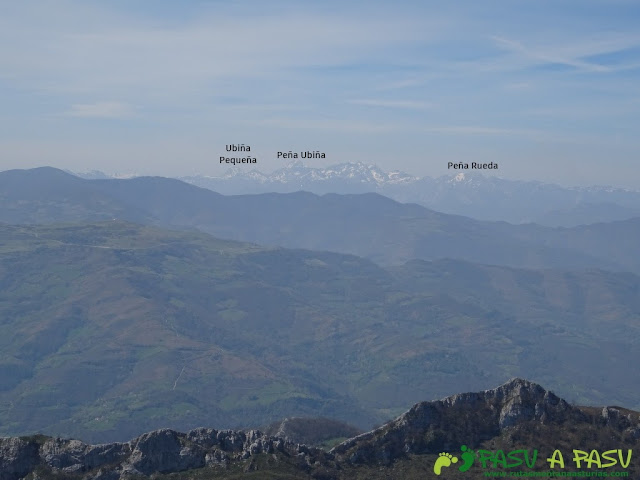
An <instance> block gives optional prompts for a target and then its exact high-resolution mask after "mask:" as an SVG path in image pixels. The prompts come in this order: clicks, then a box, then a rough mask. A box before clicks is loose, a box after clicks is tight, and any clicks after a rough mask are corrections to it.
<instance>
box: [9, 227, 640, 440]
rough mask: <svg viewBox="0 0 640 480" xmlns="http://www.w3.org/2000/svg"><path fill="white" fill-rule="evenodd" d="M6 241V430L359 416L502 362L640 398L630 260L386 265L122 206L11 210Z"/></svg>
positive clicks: (482, 380) (603, 394) (127, 430)
mask: <svg viewBox="0 0 640 480" xmlns="http://www.w3.org/2000/svg"><path fill="white" fill-rule="evenodd" d="M0 246H1V247H0V434H24V433H30V432H36V431H44V432H47V433H52V434H63V435H69V436H79V437H80V438H83V439H87V440H92V441H103V440H112V439H119V440H124V439H126V438H128V437H131V436H132V435H136V434H139V433H141V432H143V431H146V430H150V429H154V428H160V427H172V428H180V429H188V428H191V427H194V426H197V425H211V424H215V425H216V426H218V427H220V428H224V427H236V426H244V427H247V426H256V425H264V424H266V423H268V422H270V421H274V420H277V419H281V418H284V417H287V416H294V415H296V416H326V417H331V418H336V419H341V420H345V421H348V422H349V423H353V424H356V425H358V426H360V427H361V428H366V427H368V426H370V425H371V424H372V423H374V422H377V421H380V420H383V419H387V418H390V417H392V416H393V415H395V414H397V413H399V412H400V411H402V410H403V409H405V408H406V407H407V406H409V405H410V404H412V403H414V402H416V401H420V400H423V399H425V398H427V399H428V398H438V397H441V396H443V395H445V394H446V393H447V392H451V391H459V390H467V389H479V388H485V387H486V386H488V385H491V384H495V383H499V382H500V381H504V380H505V379H506V378H510V377H512V376H514V375H521V376H530V377H541V378H544V379H546V380H547V383H548V384H549V385H551V386H552V387H553V388H554V389H555V390H556V391H558V392H559V393H562V394H563V395H565V396H567V397H568V398H570V399H573V400H580V401H589V402H591V403H617V404H625V405H629V406H637V405H638V403H637V399H638V398H639V397H640V395H639V394H640V390H639V387H638V386H637V385H636V384H635V383H634V382H630V381H629V378H635V376H637V372H636V371H635V370H634V368H635V367H634V365H638V364H639V360H640V355H639V352H640V349H638V348H637V338H638V337H637V335H636V330H637V328H638V327H637V325H638V319H639V318H640V315H639V311H640V308H639V305H638V295H637V292H638V288H639V285H640V279H639V278H638V277H636V276H634V275H631V274H612V273H607V272H602V271H591V272H585V273H563V272H554V271H548V272H547V271H544V272H536V271H529V270H518V269H510V268H502V267H484V266H478V265H473V264H468V263H464V262H450V261H444V262H436V263H433V264H432V263H428V262H414V263H410V264H407V265H406V266H403V267H398V268H394V269H390V270H385V269H382V268H381V267H379V266H377V265H375V264H374V263H372V262H370V261H367V260H363V259H361V258H358V257H354V256H348V255H340V254H334V253H322V252H310V251H304V250H284V249H278V248H273V249H268V248H264V247H258V246H255V245H249V244H241V243H235V242H230V241H223V240H217V239H214V238H211V237H210V236H208V235H205V234H201V233H192V232H189V233H187V232H175V231H165V230H160V229H157V228H154V227H144V226H139V225H135V224H130V223H126V222H121V221H110V222H104V223H98V224H86V225H62V226H9V225H4V226H0ZM603 325H606V327H603Z"/></svg>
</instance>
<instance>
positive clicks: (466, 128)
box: [422, 125, 542, 136]
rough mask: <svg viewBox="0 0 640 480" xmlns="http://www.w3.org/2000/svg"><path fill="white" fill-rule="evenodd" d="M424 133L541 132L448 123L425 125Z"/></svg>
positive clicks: (529, 134) (504, 133)
mask: <svg viewBox="0 0 640 480" xmlns="http://www.w3.org/2000/svg"><path fill="white" fill-rule="evenodd" d="M422 131H423V132H426V133H444V134H452V135H517V136H533V135H540V134H541V133H542V132H540V131H537V130H530V129H520V128H496V127H484V126H476V125H449V126H436V127H426V128H424V129H423V130H422Z"/></svg>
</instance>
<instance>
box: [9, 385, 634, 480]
mask: <svg viewBox="0 0 640 480" xmlns="http://www.w3.org/2000/svg"><path fill="white" fill-rule="evenodd" d="M285 423H286V422H285ZM285 423H283V425H281V427H282V430H283V432H282V433H284V431H285V430H286V428H287V425H286V424H285ZM305 425H306V424H305ZM306 426H308V425H306ZM514 433H520V434H526V435H529V437H527V438H529V439H530V440H533V441H534V443H535V444H539V442H540V440H541V439H544V438H545V435H546V436H548V435H549V433H551V434H553V435H554V441H568V442H573V441H574V440H576V439H577V438H579V437H577V436H576V435H578V434H580V435H583V437H584V438H587V439H588V441H589V445H590V447H589V448H598V445H599V444H601V445H602V446H604V445H605V444H607V442H610V441H614V443H615V447H614V448H622V447H623V445H626V446H627V447H628V448H634V449H635V448H640V415H639V414H638V413H637V412H632V411H630V410H626V409H623V408H620V407H605V408H603V409H596V408H590V407H575V406H571V405H569V404H568V403H567V402H565V401H564V400H562V399H561V398H558V397H557V396H556V395H554V394H553V393H551V392H549V391H547V390H545V389H544V388H542V387H541V386H540V385H537V384H535V383H531V382H528V381H526V380H522V379H517V378H516V379H513V380H510V381H509V382H507V383H505V384H504V385H501V386H500V387H497V388H495V389H492V390H486V391H484V392H478V393H464V394H459V395H453V396H451V397H447V398H444V399H442V400H438V401H434V402H423V403H419V404H417V405H415V406H413V407H412V408H411V409H410V410H409V411H407V412H406V413H404V414H403V415H401V416H400V417H398V418H397V419H396V420H394V421H392V422H389V423H388V424H386V425H384V426H382V427H380V428H378V429H376V430H373V431H372V432H369V433H365V434H362V435H359V436H357V437H354V438H352V439H350V440H347V441H346V442H344V443H342V444H340V445H338V446H337V447H335V448H334V449H333V450H331V451H330V452H328V453H327V452H325V451H323V450H320V449H317V448H312V447H307V446H305V445H302V444H298V443H293V442H291V441H288V440H287V439H283V438H279V437H278V436H270V435H266V434H264V433H263V432H261V431H259V430H250V431H248V432H244V431H236V430H214V429H210V428H198V429H195V430H192V431H190V432H188V433H179V432H175V431H173V430H167V429H165V430H157V431H155V432H151V433H147V434H144V435H142V436H140V437H138V438H136V439H134V440H132V441H130V442H127V443H111V444H105V445H87V444H85V443H82V442H80V441H77V440H62V439H59V438H49V437H44V436H40V435H36V436H33V437H23V438H2V439H0V480H21V479H27V480H36V479H43V480H44V479H49V478H52V479H53V478H56V479H65V480H126V479H130V478H136V479H139V478H157V475H162V474H167V473H172V472H182V471H187V470H198V469H205V470H206V469H209V471H211V472H214V473H215V472H216V471H217V472H224V471H226V470H227V469H228V470H230V471H231V469H233V468H235V467H239V468H242V469H243V471H252V470H256V469H258V468H275V469H277V468H278V465H286V470H284V471H287V472H289V473H290V472H292V471H294V472H298V473H299V474H300V475H301V476H304V478H313V479H318V480H320V479H322V480H333V479H338V478H340V479H342V478H351V477H350V473H349V469H350V468H359V469H362V468H367V467H369V468H373V469H375V471H379V470H380V467H381V466H385V465H390V464H392V463H393V462H395V461H398V460H400V459H408V458H410V457H411V455H415V454H417V455H421V454H437V453H438V452H442V451H449V450H451V451H454V449H458V448H459V447H460V445H461V444H463V443H464V444H466V445H468V446H469V447H471V448H474V449H475V448H478V447H481V446H483V445H487V442H494V441H496V440H499V441H501V442H507V444H508V443H509V442H510V441H513V440H514V438H515V437H514V436H513V434H514ZM510 435H511V436H510ZM571 435H573V437H571ZM520 438H524V437H522V435H521V437H520ZM612 439H613V440H612ZM260 459H262V463H260V462H259V460H260ZM265 465H267V466H266V467H265ZM212 469H217V470H212ZM236 473H237V470H236ZM199 478H200V477H199ZM202 478H208V476H207V475H206V474H205V475H204V476H202ZM216 478H220V476H216ZM376 478H377V477H376Z"/></svg>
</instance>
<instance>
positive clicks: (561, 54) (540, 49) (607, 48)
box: [490, 34, 640, 73]
mask: <svg viewBox="0 0 640 480" xmlns="http://www.w3.org/2000/svg"><path fill="white" fill-rule="evenodd" d="M490 38H491V39H492V40H493V41H494V42H495V44H496V45H497V46H499V47H500V48H502V49H503V50H506V51H508V52H511V53H513V54H515V55H516V57H520V58H521V59H522V58H524V59H526V60H527V61H529V62H530V63H532V64H558V65H565V66H569V67H574V68H576V69H578V70H581V71H584V72H591V73H609V72H614V71H619V70H626V69H630V68H631V69H632V68H635V67H636V65H635V64H633V65H616V66H610V65H602V64H599V63H596V62H589V61H586V60H584V58H588V57H593V56H596V55H603V54H607V53H613V52H618V51H621V50H624V49H627V48H632V47H637V46H638V45H640V36H638V35H618V34H616V35H610V36H606V37H601V38H598V39H586V40H582V41H580V42H573V43H570V44H561V43H554V44H547V45H536V46H525V45H524V44H523V43H521V42H519V41H515V40H512V39H508V38H505V37H501V36H495V35H494V36H491V37H490Z"/></svg>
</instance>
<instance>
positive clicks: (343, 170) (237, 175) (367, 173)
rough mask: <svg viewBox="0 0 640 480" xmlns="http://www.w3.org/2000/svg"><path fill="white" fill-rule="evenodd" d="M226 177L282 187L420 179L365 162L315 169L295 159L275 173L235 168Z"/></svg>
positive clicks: (400, 181)
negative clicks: (287, 184) (386, 170)
mask: <svg viewBox="0 0 640 480" xmlns="http://www.w3.org/2000/svg"><path fill="white" fill-rule="evenodd" d="M222 178H224V179H231V178H233V179H236V180H252V181H258V182H260V183H282V184H286V183H297V184H299V183H301V182H302V183H307V182H326V181H339V180H345V181H349V182H356V183H365V184H371V185H377V186H382V185H389V184H405V183H413V182H416V181H418V180H419V178H418V177H414V176H412V175H409V174H407V173H404V172H401V171H398V170H395V171H392V172H385V171H383V170H382V169H380V168H379V167H378V166H376V165H367V164H365V163H362V162H358V163H341V164H338V165H332V166H330V167H325V168H313V167H307V166H305V165H304V164H303V163H302V162H301V161H300V160H295V161H293V162H291V163H289V164H288V165H286V166H285V167H283V168H280V169H278V170H276V171H274V172H273V173H271V174H264V173H262V172H260V171H258V170H251V171H249V172H245V171H242V170H241V169H232V170H228V171H227V172H226V173H225V174H224V176H223V177H222Z"/></svg>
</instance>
